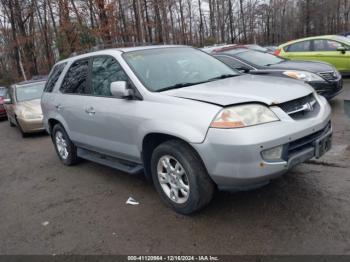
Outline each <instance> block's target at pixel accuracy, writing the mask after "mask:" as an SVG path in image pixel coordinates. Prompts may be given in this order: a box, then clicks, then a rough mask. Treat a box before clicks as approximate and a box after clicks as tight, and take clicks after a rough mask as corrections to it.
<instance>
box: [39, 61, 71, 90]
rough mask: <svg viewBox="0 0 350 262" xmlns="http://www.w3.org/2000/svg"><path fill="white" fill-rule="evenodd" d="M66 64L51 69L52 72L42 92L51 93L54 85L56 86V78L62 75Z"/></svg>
mask: <svg viewBox="0 0 350 262" xmlns="http://www.w3.org/2000/svg"><path fill="white" fill-rule="evenodd" d="M66 64H67V63H62V64H58V65H56V66H55V67H54V68H53V70H52V72H51V74H50V76H49V79H48V80H47V82H46V86H45V89H44V92H52V90H53V89H54V87H55V84H56V82H57V80H58V78H59V77H60V75H61V74H62V72H63V69H64V68H65V66H66Z"/></svg>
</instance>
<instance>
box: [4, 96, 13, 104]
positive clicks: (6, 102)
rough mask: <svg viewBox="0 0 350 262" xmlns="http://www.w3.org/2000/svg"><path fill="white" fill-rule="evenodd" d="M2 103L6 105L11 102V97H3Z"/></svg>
mask: <svg viewBox="0 0 350 262" xmlns="http://www.w3.org/2000/svg"><path fill="white" fill-rule="evenodd" d="M4 104H6V105H9V104H12V101H11V99H10V98H5V99H4Z"/></svg>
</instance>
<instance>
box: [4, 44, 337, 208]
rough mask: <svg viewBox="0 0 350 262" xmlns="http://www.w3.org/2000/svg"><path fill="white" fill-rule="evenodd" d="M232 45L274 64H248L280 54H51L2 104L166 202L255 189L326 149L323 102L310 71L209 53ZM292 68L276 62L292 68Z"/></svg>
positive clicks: (67, 160) (72, 160) (193, 203)
mask: <svg viewBox="0 0 350 262" xmlns="http://www.w3.org/2000/svg"><path fill="white" fill-rule="evenodd" d="M237 50H238V51H239V50H240V51H241V52H248V51H249V52H253V53H252V55H254V54H255V53H254V52H257V55H258V56H259V58H258V60H257V61H256V64H257V65H258V64H259V63H261V60H263V59H267V60H268V62H267V63H269V64H271V65H267V64H265V62H264V65H262V67H261V68H258V67H257V65H255V67H254V66H253V64H251V63H250V62H247V61H248V59H247V61H245V62H244V65H245V66H250V67H252V69H251V70H249V72H253V71H258V70H261V71H263V70H266V69H264V68H263V66H272V67H273V66H277V64H279V63H280V64H283V63H288V62H287V61H285V60H283V59H281V58H279V59H280V60H279V61H278V62H277V61H276V60H274V59H277V58H276V57H275V56H272V55H269V54H268V53H261V52H259V51H254V50H252V49H249V50H248V51H247V48H242V47H240V48H239V49H235V50H234V51H235V52H233V53H232V54H231V53H230V52H231V51H232V50H231V51H227V50H226V51H224V52H217V53H215V56H216V57H214V56H212V55H209V54H206V53H205V52H202V51H200V50H198V49H194V48H191V47H186V46H149V47H134V48H121V49H109V50H103V51H97V52H91V53H87V54H83V55H79V56H75V57H71V58H69V59H66V60H63V61H60V62H58V63H57V64H56V65H55V66H54V67H53V69H52V70H51V72H50V75H49V77H48V80H47V82H46V84H45V88H44V82H43V81H41V82H40V81H30V82H24V83H20V84H16V85H13V86H12V87H11V88H10V89H9V92H8V96H7V97H8V98H7V99H5V107H6V110H7V112H8V116H9V121H10V123H12V124H15V125H18V126H19V127H20V129H21V130H22V131H23V132H25V131H26V130H35V131H36V130H38V129H37V128H39V126H37V125H36V124H38V123H39V122H40V123H42V122H43V124H44V127H45V130H46V131H47V132H48V133H49V134H50V136H51V138H52V142H53V145H54V148H55V150H56V152H57V155H58V158H59V159H60V161H61V162H62V163H63V164H64V165H68V166H70V165H74V164H77V163H78V162H79V159H87V160H91V161H94V162H97V163H100V164H103V165H107V166H110V167H112V168H116V169H119V170H122V171H124V172H127V173H131V174H136V173H139V172H142V171H143V172H144V174H145V175H146V177H147V178H148V179H149V180H150V181H152V182H153V184H154V186H155V188H156V190H157V191H158V193H159V195H160V197H161V198H162V199H163V200H164V202H165V203H166V204H168V205H169V206H170V207H172V208H173V209H174V210H175V211H177V212H179V213H182V214H190V213H193V212H195V211H198V210H200V209H201V208H203V207H204V206H206V205H207V204H208V203H209V202H210V200H211V199H212V197H213V194H214V192H215V190H216V189H221V190H247V189H253V188H257V187H261V186H263V185H266V184H267V183H268V182H269V181H270V180H271V179H274V178H277V177H279V176H281V175H282V174H284V173H285V172H287V171H288V170H290V169H291V168H293V167H294V166H296V165H298V164H299V163H302V162H304V161H306V160H308V159H311V158H313V157H316V158H320V157H322V155H323V154H324V153H325V152H327V151H328V150H329V149H330V147H331V141H332V126H331V121H330V117H331V109H330V106H329V104H328V102H327V100H326V99H325V98H324V97H323V96H320V95H318V94H317V92H315V90H314V89H313V88H312V87H311V86H310V85H309V84H307V83H305V82H304V81H305V80H307V79H306V78H307V77H311V79H309V80H310V81H309V82H310V83H311V82H312V81H311V80H314V79H313V78H312V77H314V76H313V75H312V74H314V75H315V76H316V75H317V73H318V72H319V71H317V72H315V73H314V72H313V73H312V74H311V73H310V75H307V76H305V77H302V76H298V77H296V76H293V75H292V74H290V75H288V74H287V73H285V74H283V73H281V74H280V75H281V76H282V75H283V76H282V77H276V75H277V73H275V74H273V73H271V74H270V75H268V74H269V73H266V74H254V73H252V74H245V73H244V74H243V73H241V72H240V71H239V70H237V69H236V67H235V66H228V65H227V64H229V63H226V62H225V61H224V63H223V62H222V61H220V60H219V59H218V58H220V57H219V56H225V57H226V56H227V57H232V58H235V57H234V55H237V54H236V51H237ZM226 52H228V53H226ZM249 54H250V53H249ZM261 54H263V55H267V56H268V57H266V58H265V57H260V55H261ZM270 60H273V61H270ZM275 62H276V63H275ZM289 66H290V67H292V65H289ZM306 66H307V64H306ZM319 66H320V67H322V66H325V67H327V66H328V65H325V64H322V65H319ZM286 67H288V66H286ZM296 67H297V66H296V65H294V68H289V67H288V68H286V69H284V68H283V66H281V67H276V69H275V70H276V72H277V71H280V72H281V71H283V72H289V73H290V72H294V74H296V75H297V74H298V71H299V69H296ZM328 69H329V68H328V67H327V70H328ZM332 69H333V68H332ZM240 70H241V71H242V68H240ZM320 70H321V71H322V70H323V68H321V69H320ZM266 72H268V71H266ZM337 77H338V75H337ZM301 78H302V79H301ZM300 79H301V80H303V81H300ZM316 80H319V79H316ZM42 91H43V93H42ZM39 93H40V95H41V93H42V96H41V109H42V113H43V114H42V115H41V111H40V110H39V109H38V107H36V105H37V103H38V101H39V99H38V98H39V97H40V95H39ZM36 121H38V122H36ZM32 124H33V125H34V126H35V128H33V129H26V128H27V127H28V126H31V125H32Z"/></svg>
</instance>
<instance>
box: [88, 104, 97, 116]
mask: <svg viewBox="0 0 350 262" xmlns="http://www.w3.org/2000/svg"><path fill="white" fill-rule="evenodd" d="M85 113H87V114H89V115H94V114H95V113H96V111H95V109H94V108H93V107H92V106H91V107H89V108H86V109H85Z"/></svg>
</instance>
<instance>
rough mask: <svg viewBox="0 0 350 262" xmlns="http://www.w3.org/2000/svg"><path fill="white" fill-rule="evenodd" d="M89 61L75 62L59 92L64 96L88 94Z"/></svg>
mask: <svg viewBox="0 0 350 262" xmlns="http://www.w3.org/2000/svg"><path fill="white" fill-rule="evenodd" d="M88 72H89V59H82V60H78V61H75V62H74V63H73V64H72V66H71V67H70V68H69V70H68V72H67V74H66V76H65V77H64V80H63V83H62V85H61V87H60V91H61V92H62V93H66V94H88V93H89V86H88Z"/></svg>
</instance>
